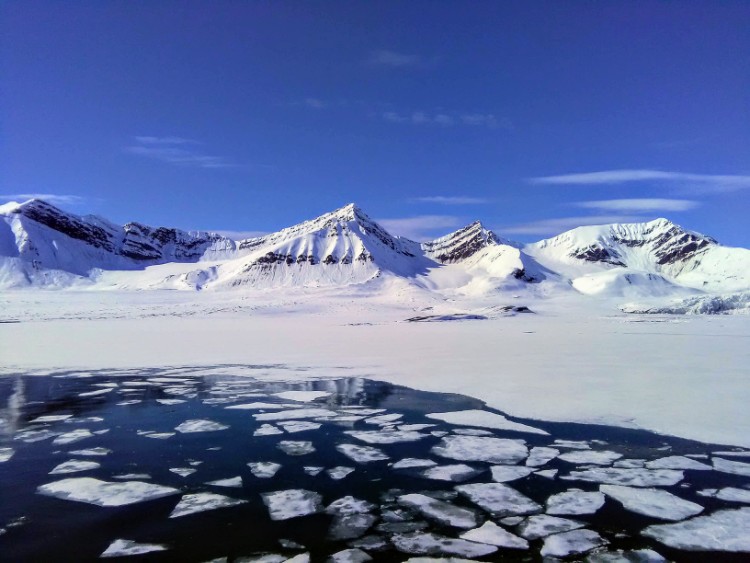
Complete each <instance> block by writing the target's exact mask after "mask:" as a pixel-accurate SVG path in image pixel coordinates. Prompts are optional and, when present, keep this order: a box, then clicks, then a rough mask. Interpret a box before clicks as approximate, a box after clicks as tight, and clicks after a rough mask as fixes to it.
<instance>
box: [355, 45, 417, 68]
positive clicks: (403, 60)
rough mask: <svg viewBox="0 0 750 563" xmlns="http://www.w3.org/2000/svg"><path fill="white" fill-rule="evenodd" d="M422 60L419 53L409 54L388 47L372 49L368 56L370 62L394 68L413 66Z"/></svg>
mask: <svg viewBox="0 0 750 563" xmlns="http://www.w3.org/2000/svg"><path fill="white" fill-rule="evenodd" d="M421 62H422V58H421V57H420V56H419V55H407V54H404V53H397V52H396V51H389V50H386V49H381V50H378V51H372V52H371V53H370V56H369V57H368V58H367V63H368V64H371V65H375V66H387V67H394V68H403V67H410V66H411V67H413V66H417V65H419V64H420V63H421Z"/></svg>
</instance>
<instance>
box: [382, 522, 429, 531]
mask: <svg viewBox="0 0 750 563" xmlns="http://www.w3.org/2000/svg"><path fill="white" fill-rule="evenodd" d="M426 528H429V524H427V522H423V521H421V520H419V521H409V522H383V523H382V524H378V528H377V530H378V532H385V533H388V534H409V533H411V532H418V531H420V530H424V529H426Z"/></svg>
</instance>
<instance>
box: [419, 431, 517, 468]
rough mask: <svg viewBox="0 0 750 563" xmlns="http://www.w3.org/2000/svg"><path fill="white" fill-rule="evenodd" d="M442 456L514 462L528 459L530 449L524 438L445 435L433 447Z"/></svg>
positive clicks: (463, 459) (468, 459) (494, 461)
mask: <svg viewBox="0 0 750 563" xmlns="http://www.w3.org/2000/svg"><path fill="white" fill-rule="evenodd" d="M432 453H434V454H436V455H439V456H440V457H447V458H450V459H457V460H460V461H486V462H489V463H506V464H514V463H518V462H519V461H521V460H524V459H526V456H527V455H528V449H527V448H526V445H525V443H524V442H523V440H510V439H507V438H489V437H484V436H445V437H444V438H443V439H442V441H441V442H440V444H438V445H437V446H434V447H433V448H432Z"/></svg>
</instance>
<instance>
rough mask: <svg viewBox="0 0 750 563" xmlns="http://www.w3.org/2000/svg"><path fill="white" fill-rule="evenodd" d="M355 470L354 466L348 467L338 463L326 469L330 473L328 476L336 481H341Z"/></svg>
mask: <svg viewBox="0 0 750 563" xmlns="http://www.w3.org/2000/svg"><path fill="white" fill-rule="evenodd" d="M353 472H354V468H353V467H346V466H344V465H337V466H336V467H331V468H330V469H326V473H328V476H329V477H330V478H331V479H333V480H334V481H340V480H341V479H343V478H344V477H346V476H347V475H349V474H350V473H353Z"/></svg>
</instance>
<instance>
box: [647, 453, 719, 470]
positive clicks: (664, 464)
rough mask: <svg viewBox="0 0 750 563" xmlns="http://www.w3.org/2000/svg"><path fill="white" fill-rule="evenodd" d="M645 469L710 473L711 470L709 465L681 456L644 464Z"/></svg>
mask: <svg viewBox="0 0 750 563" xmlns="http://www.w3.org/2000/svg"><path fill="white" fill-rule="evenodd" d="M646 467H648V468H649V469H693V470H697V471H711V469H712V467H711V466H710V465H706V464H705V463H701V462H700V461H695V460H694V459H690V458H689V457H685V456H681V455H672V456H669V457H663V458H661V459H655V460H654V461H649V462H648V463H646Z"/></svg>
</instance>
